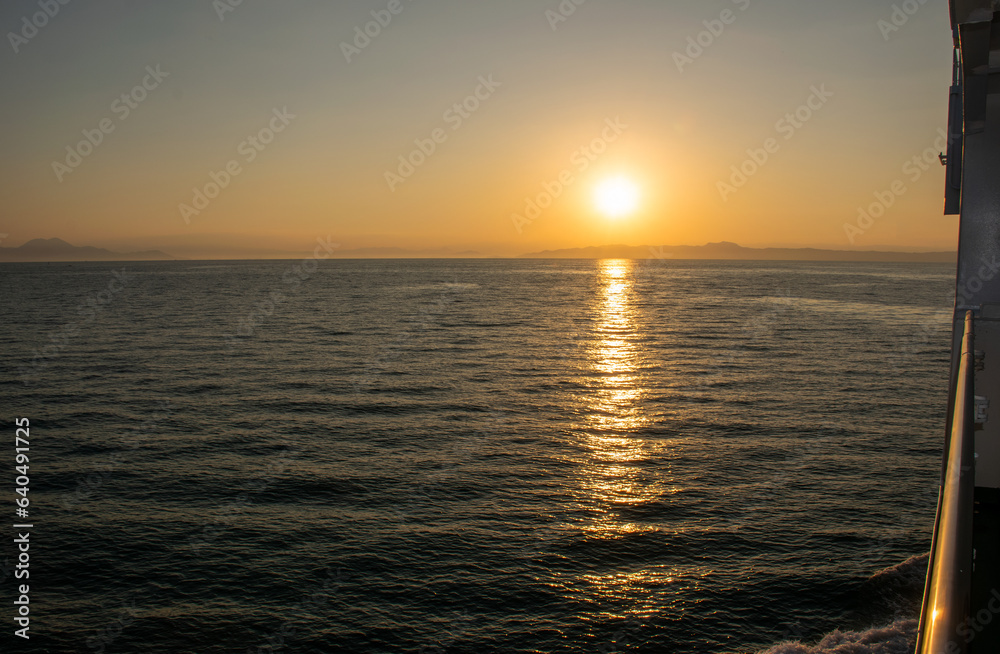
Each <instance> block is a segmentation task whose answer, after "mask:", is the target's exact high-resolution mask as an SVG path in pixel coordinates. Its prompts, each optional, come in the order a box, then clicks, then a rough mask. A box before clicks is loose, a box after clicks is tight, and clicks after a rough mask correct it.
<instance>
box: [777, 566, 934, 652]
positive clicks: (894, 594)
mask: <svg viewBox="0 0 1000 654" xmlns="http://www.w3.org/2000/svg"><path fill="white" fill-rule="evenodd" d="M927 560H928V555H927V554H923V555H920V556H913V557H910V558H909V559H907V560H905V561H903V562H902V563H899V564H897V565H894V566H892V567H890V568H886V569H885V570H882V571H880V572H877V573H875V574H874V575H872V576H871V577H870V578H869V579H868V580H867V581H865V582H864V584H862V586H861V588H860V593H859V597H858V607H857V609H856V611H855V613H856V614H857V615H858V617H861V616H868V617H869V619H872V620H873V621H875V620H878V621H880V622H881V621H883V620H884V622H883V624H887V625H888V626H879V627H872V628H870V629H864V630H858V631H840V630H837V631H834V632H833V633H830V634H827V635H826V636H825V637H824V638H823V640H821V641H820V642H819V643H817V644H815V645H803V644H802V643H801V642H784V643H781V644H779V645H775V646H774V647H771V648H770V649H768V650H764V651H763V652H761V653H760V654H913V650H914V648H915V647H916V641H917V620H915V619H913V618H914V617H915V616H916V615H917V614H918V613H919V612H920V600H921V598H922V594H923V587H924V579H925V577H926V575H927Z"/></svg>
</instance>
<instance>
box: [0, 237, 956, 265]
mask: <svg viewBox="0 0 1000 654" xmlns="http://www.w3.org/2000/svg"><path fill="white" fill-rule="evenodd" d="M239 254H240V253H239V252H238V251H234V252H227V253H226V254H225V255H223V256H221V257H218V258H220V259H226V260H232V259H276V260H277V259H281V260H291V259H296V258H299V257H305V256H309V254H308V253H297V252H279V251H277V250H275V251H273V252H272V251H269V252H259V251H258V252H253V253H252V256H243V257H240V256H238V255H239ZM248 254H249V253H248ZM234 255H236V256H234ZM333 256H334V257H335V258H338V259H483V258H493V257H491V256H490V255H489V254H484V253H481V252H475V251H471V250H457V249H450V248H439V249H438V248H436V249H424V250H410V249H405V248H398V247H369V248H358V249H349V250H336V251H335V252H334V255H333ZM206 258H215V257H206ZM496 258H510V257H506V256H498V257H496ZM514 258H518V259H711V260H733V261H740V260H742V261H859V262H875V261H885V262H914V263H954V262H955V261H956V258H957V255H956V253H954V252H887V251H883V252H879V251H874V250H823V249H819V248H748V247H743V246H741V245H737V244H736V243H728V242H725V241H723V242H721V243H709V244H707V245H660V246H649V245H603V246H594V247H585V248H566V249H561V250H545V251H543V252H532V253H529V254H522V255H520V256H517V257H514ZM178 260H184V257H176V256H172V255H170V254H167V253H166V252H163V251H161V250H144V251H142V252H113V251H111V250H106V249H104V248H98V247H92V246H76V245H72V244H70V243H67V242H66V241H64V240H62V239H59V238H47V239H46V238H36V239H34V240H31V241H28V242H27V243H25V244H24V245H22V246H20V247H11V248H5V247H0V262H49V261H51V262H62V261H67V262H76V261H80V262H83V261H94V262H97V261H178Z"/></svg>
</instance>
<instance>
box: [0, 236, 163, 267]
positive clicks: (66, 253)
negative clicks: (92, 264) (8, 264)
mask: <svg viewBox="0 0 1000 654" xmlns="http://www.w3.org/2000/svg"><path fill="white" fill-rule="evenodd" d="M176 258H177V257H172V256H170V255H169V254H167V253H165V252H160V251H159V250H146V251H145V252H127V253H122V252H112V251H111V250H105V249H104V248H95V247H91V246H77V245H72V244H70V243H67V242H66V241H64V240H62V239H61V238H36V239H33V240H31V241H28V242H27V243H25V244H24V245H22V246H20V247H16V248H3V247H0V261H173V260H175V259H176Z"/></svg>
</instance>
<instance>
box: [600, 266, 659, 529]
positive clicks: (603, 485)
mask: <svg viewBox="0 0 1000 654" xmlns="http://www.w3.org/2000/svg"><path fill="white" fill-rule="evenodd" d="M599 266H600V270H599V283H600V289H601V294H600V295H599V296H598V298H597V301H596V304H595V313H596V314H597V321H596V327H595V333H594V338H593V340H592V342H591V343H590V345H589V347H588V358H589V359H590V361H591V371H590V373H591V378H592V380H593V382H592V387H591V388H590V389H589V392H588V395H587V398H586V409H587V410H586V417H585V419H584V422H583V424H582V425H581V431H582V432H583V436H584V445H585V446H586V448H587V450H588V452H589V455H588V459H587V461H586V462H585V465H584V471H583V474H582V487H583V488H582V491H583V493H584V494H585V497H586V499H587V503H588V504H589V505H590V507H591V508H592V509H596V511H594V513H595V514H596V515H597V516H599V517H598V518H597V519H596V520H595V521H593V522H591V523H590V524H588V525H587V526H585V529H586V531H588V532H590V533H591V534H592V535H600V536H602V537H610V538H614V537H616V536H621V535H624V534H628V533H634V532H637V531H644V530H646V529H644V528H643V527H641V526H640V525H637V524H633V523H630V522H627V521H623V520H620V519H618V518H617V517H616V516H615V515H614V509H615V508H616V507H621V506H622V505H625V506H629V505H632V506H634V505H639V504H642V503H644V502H648V501H650V500H654V499H656V498H657V497H658V496H659V495H660V493H661V492H662V488H661V487H660V485H659V484H657V483H655V482H653V481H652V480H651V479H650V475H649V474H648V473H647V472H646V471H644V470H643V468H642V463H643V462H644V461H646V460H647V459H648V458H649V455H650V454H649V452H648V447H647V445H646V444H645V443H644V442H643V440H641V439H639V438H637V437H636V431H637V430H639V429H641V428H642V427H644V426H646V425H648V424H649V422H650V418H649V417H648V416H647V415H646V413H645V412H644V411H643V408H642V400H643V398H644V396H645V394H646V391H645V389H644V388H643V387H642V380H641V376H640V365H641V354H642V353H641V349H640V345H639V338H638V337H639V335H640V333H639V328H638V326H637V323H638V320H637V310H636V307H635V300H634V298H633V292H634V282H633V280H632V272H633V270H632V268H633V262H632V261H629V260H621V259H611V260H605V261H601V262H600V264H599Z"/></svg>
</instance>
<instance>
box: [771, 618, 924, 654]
mask: <svg viewBox="0 0 1000 654" xmlns="http://www.w3.org/2000/svg"><path fill="white" fill-rule="evenodd" d="M916 641H917V621H916V620H898V621H896V622H894V623H892V624H891V625H889V626H888V627H878V628H875V629H868V630H867V631H847V632H844V631H839V630H838V631H834V632H833V633H831V634H828V635H827V636H826V637H825V638H823V640H821V641H820V642H819V643H817V644H815V645H803V644H801V643H781V644H780V645H775V646H774V647H772V648H771V649H768V650H765V651H764V652H761V654H913V649H914V647H916Z"/></svg>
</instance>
